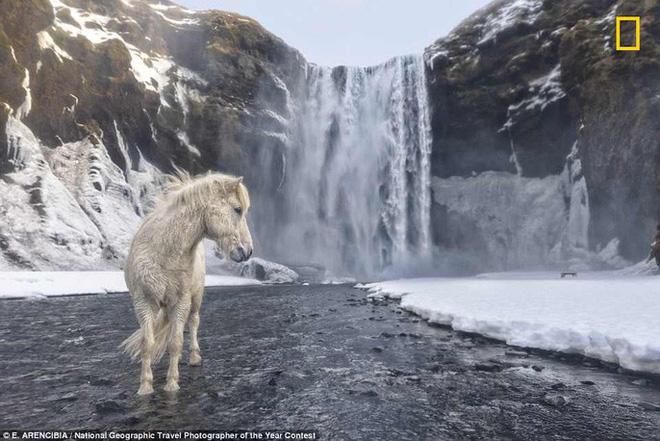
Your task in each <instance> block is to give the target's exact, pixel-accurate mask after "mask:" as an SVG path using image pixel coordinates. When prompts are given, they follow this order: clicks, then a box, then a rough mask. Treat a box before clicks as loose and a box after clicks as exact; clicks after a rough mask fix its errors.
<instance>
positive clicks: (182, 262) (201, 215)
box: [122, 173, 252, 395]
mask: <svg viewBox="0 0 660 441" xmlns="http://www.w3.org/2000/svg"><path fill="white" fill-rule="evenodd" d="M242 179H243V178H237V177H234V176H228V175H222V174H208V175H205V176H202V177H198V178H195V179H192V178H190V176H189V175H187V174H185V173H179V175H178V176H177V177H173V178H172V183H171V184H170V185H169V186H168V188H167V189H166V192H165V194H164V196H162V197H161V198H160V199H159V200H158V201H157V202H156V205H155V207H154V210H153V211H152V212H151V213H150V214H149V215H148V216H146V217H145V218H144V221H143V222H142V225H141V226H140V228H139V229H138V232H137V233H136V234H135V237H134V238H133V242H132V244H131V249H130V252H129V254H128V258H127V260H126V267H125V270H124V277H125V279H126V285H127V286H128V289H129V291H130V293H131V297H132V299H133V306H134V309H135V315H136V316H137V319H138V322H139V323H140V329H138V330H137V331H136V332H135V333H133V334H132V335H131V336H130V337H128V338H127V339H126V340H125V341H124V342H123V343H122V346H123V347H124V350H125V352H126V353H128V354H129V355H130V356H131V358H133V359H134V360H136V359H138V358H140V357H141V358H142V373H141V376H140V389H139V390H138V395H147V394H151V393H153V374H152V371H151V364H152V362H156V361H158V360H160V359H161V358H162V356H163V354H164V353H165V350H166V349H167V350H168V352H169V356H170V366H169V369H168V371H167V382H166V384H165V390H166V391H168V392H175V391H177V390H178V389H179V384H178V383H179V359H180V358H181V350H182V348H183V329H184V327H185V324H186V321H188V318H190V321H189V326H190V328H189V329H190V365H198V364H200V363H201V360H202V358H201V355H200V350H199V343H198V341H197V329H198V327H199V308H200V306H201V303H202V296H203V294H204V276H205V262H204V245H203V243H202V239H204V238H208V239H211V240H213V241H215V242H216V244H217V245H218V248H219V249H220V250H221V251H222V252H223V253H224V255H225V256H228V257H230V258H231V259H232V260H234V261H236V262H242V261H245V260H247V259H249V258H250V256H251V255H252V237H251V235H250V230H249V229H248V226H247V221H246V215H247V211H248V209H249V207H250V198H249V195H248V192H247V189H246V188H245V185H243V183H242Z"/></svg>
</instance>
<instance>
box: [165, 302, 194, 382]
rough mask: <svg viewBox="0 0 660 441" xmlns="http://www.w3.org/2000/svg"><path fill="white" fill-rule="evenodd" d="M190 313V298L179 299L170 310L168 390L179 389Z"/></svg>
mask: <svg viewBox="0 0 660 441" xmlns="http://www.w3.org/2000/svg"><path fill="white" fill-rule="evenodd" d="M189 313H190V299H189V298H187V299H186V298H184V299H181V300H179V302H178V303H177V305H176V306H175V307H174V308H173V309H171V310H170V311H169V312H168V315H169V320H170V326H171V327H172V328H171V329H170V332H171V334H170V341H169V346H168V349H167V350H168V352H169V354H170V366H169V368H168V369H167V380H166V383H165V391H166V392H176V391H178V390H179V360H180V359H181V351H182V350H183V328H184V327H185V324H186V321H187V320H188V314H189Z"/></svg>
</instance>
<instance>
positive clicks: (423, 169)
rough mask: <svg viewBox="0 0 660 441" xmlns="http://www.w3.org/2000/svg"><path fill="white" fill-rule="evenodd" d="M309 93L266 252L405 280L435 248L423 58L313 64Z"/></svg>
mask: <svg viewBox="0 0 660 441" xmlns="http://www.w3.org/2000/svg"><path fill="white" fill-rule="evenodd" d="M305 88H306V90H305V92H304V94H303V97H302V98H301V99H300V102H299V103H297V105H296V110H295V112H294V113H295V121H294V122H293V126H292V127H291V129H290V139H289V142H288V147H287V150H288V151H287V153H286V160H285V161H282V162H284V167H285V168H286V171H285V179H283V181H282V182H281V184H280V185H281V188H280V190H279V191H280V192H281V193H282V197H281V198H280V201H281V202H280V203H281V204H284V205H285V207H284V208H285V209H283V210H279V212H280V213H281V216H282V218H278V219H274V220H273V222H274V224H275V226H276V231H277V233H274V234H271V235H269V236H270V237H271V238H273V239H274V241H272V243H270V244H268V245H270V249H271V251H272V252H271V253H270V254H274V255H275V256H276V257H277V258H278V259H280V261H284V262H297V263H318V264H321V265H323V266H325V267H327V268H328V269H330V270H331V271H332V272H333V273H334V274H352V275H360V276H377V275H381V274H385V273H387V274H394V273H397V272H406V273H410V268H411V267H412V266H414V265H418V264H419V263H420V262H423V261H426V260H428V257H429V254H430V252H429V248H430V242H431V241H430V237H429V227H430V206H431V197H430V152H431V132H430V120H429V106H428V100H427V92H426V79H425V71H424V63H423V60H422V57H421V56H408V57H400V58H395V59H392V60H390V61H389V62H387V63H385V64H383V65H379V66H376V67H369V68H358V67H336V68H327V67H320V66H316V65H310V66H308V72H307V79H306V83H305ZM271 231H273V230H271ZM303 256H304V257H303ZM301 258H304V262H301Z"/></svg>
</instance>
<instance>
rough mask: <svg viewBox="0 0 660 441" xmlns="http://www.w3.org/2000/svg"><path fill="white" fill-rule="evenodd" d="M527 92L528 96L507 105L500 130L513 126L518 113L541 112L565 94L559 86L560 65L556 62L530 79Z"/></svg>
mask: <svg viewBox="0 0 660 441" xmlns="http://www.w3.org/2000/svg"><path fill="white" fill-rule="evenodd" d="M528 92H529V94H530V96H529V97H528V98H525V99H524V100H522V101H520V102H519V103H517V104H512V105H510V106H509V108H508V110H507V121H506V122H505V123H504V125H503V126H502V128H501V129H500V130H499V131H500V132H502V131H504V130H508V129H510V128H511V127H513V125H514V124H515V121H516V120H517V119H518V117H519V116H520V114H522V113H525V112H530V111H533V112H543V110H545V108H546V107H547V106H548V105H549V104H550V103H553V102H555V101H559V100H560V99H562V98H564V97H565V96H566V92H564V90H563V89H562V87H561V65H560V64H557V65H556V66H555V67H554V68H553V69H552V70H551V71H550V72H549V73H548V74H547V75H544V76H542V77H540V78H537V79H535V80H533V81H531V82H530V83H529V90H528Z"/></svg>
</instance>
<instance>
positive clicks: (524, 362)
mask: <svg viewBox="0 0 660 441" xmlns="http://www.w3.org/2000/svg"><path fill="white" fill-rule="evenodd" d="M0 314H1V315H2V323H1V324H0V428H1V429H8V428H16V429H20V428H24V429H35V428H50V429H77V428H107V429H184V428H188V429H226V430H230V429H246V430H259V429H263V430H268V429H270V430H273V429H276V430H295V429H309V430H315V431H317V432H318V434H319V435H320V437H321V439H327V440H347V439H350V440H361V439H366V440H443V439H447V440H456V439H525V440H531V439H580V440H586V439H589V440H609V439H617V440H622V439H626V440H633V439H639V440H649V439H660V407H654V406H656V405H660V384H659V381H658V379H657V378H643V377H641V376H637V375H633V374H628V373H617V372H616V371H615V370H613V369H611V368H610V367H608V366H603V365H601V364H600V363H597V362H595V361H593V360H583V359H577V358H569V359H566V357H565V356H562V355H558V354H544V353H530V352H529V351H522V350H519V349H515V350H514V349H513V348H511V347H508V346H505V345H503V344H501V343H498V342H494V341H491V340H486V339H483V338H481V337H478V336H473V335H466V334H461V333H456V332H453V331H451V330H448V329H445V328H439V327H432V326H429V325H427V324H426V323H424V322H420V321H419V320H418V319H417V318H415V317H414V316H412V315H409V314H408V313H406V312H402V311H400V310H398V308H397V305H396V304H395V303H370V302H367V301H366V300H365V294H364V293H363V292H361V291H358V290H355V289H352V288H350V287H347V286H262V287H232V288H216V289H209V290H208V291H207V296H206V298H205V300H204V307H203V311H202V326H201V329H200V343H201V346H202V355H203V357H204V358H205V359H204V364H203V366H202V367H198V368H191V367H189V366H187V365H186V363H185V360H186V359H187V357H184V362H183V363H182V366H181V391H180V392H179V394H178V395H176V396H168V395H166V394H165V393H164V392H162V391H161V388H162V386H163V384H164V376H165V369H166V364H165V362H161V363H160V364H159V365H158V366H157V367H156V369H155V370H154V374H155V384H154V386H155V387H156V389H157V392H156V394H155V395H154V396H152V397H149V398H144V399H143V398H138V397H137V396H136V395H135V392H136V390H137V386H138V366H137V365H135V364H131V363H130V362H129V361H128V360H127V359H126V357H125V356H123V355H121V354H120V353H119V352H118V350H117V345H118V344H119V343H120V342H121V340H122V339H123V338H125V337H126V336H127V335H129V334H130V333H131V332H132V331H133V330H134V328H135V326H136V322H135V319H134V317H133V313H132V311H131V308H130V300H129V298H128V296H127V295H125V294H117V295H99V296H86V297H68V298H51V299H48V300H41V301H24V300H20V301H2V302H0Z"/></svg>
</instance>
